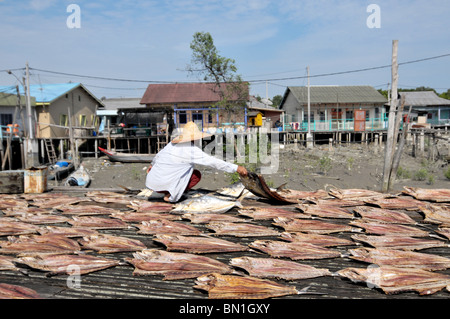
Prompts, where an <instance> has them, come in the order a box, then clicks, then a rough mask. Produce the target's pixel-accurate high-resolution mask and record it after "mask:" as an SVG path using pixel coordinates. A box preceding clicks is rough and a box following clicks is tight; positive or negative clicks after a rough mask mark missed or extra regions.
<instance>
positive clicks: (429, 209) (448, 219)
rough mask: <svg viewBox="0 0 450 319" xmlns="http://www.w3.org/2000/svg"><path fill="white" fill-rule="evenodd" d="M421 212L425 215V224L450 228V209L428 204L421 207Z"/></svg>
mask: <svg viewBox="0 0 450 319" xmlns="http://www.w3.org/2000/svg"><path fill="white" fill-rule="evenodd" d="M420 210H421V211H422V213H423V214H424V215H425V219H424V222H425V223H430V224H437V225H440V226H444V227H450V208H449V207H446V206H440V205H432V204H427V205H424V206H421V208H420Z"/></svg>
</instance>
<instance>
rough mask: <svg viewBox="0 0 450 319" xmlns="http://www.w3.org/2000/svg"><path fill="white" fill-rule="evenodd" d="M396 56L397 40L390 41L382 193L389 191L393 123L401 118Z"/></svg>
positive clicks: (393, 134)
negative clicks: (388, 89)
mask: <svg viewBox="0 0 450 319" xmlns="http://www.w3.org/2000/svg"><path fill="white" fill-rule="evenodd" d="M397 55H398V40H393V41H392V88H391V100H390V107H389V119H388V132H387V140H386V147H385V155H384V169H383V185H382V188H381V190H382V191H383V192H388V191H389V186H390V185H389V179H390V174H391V171H392V159H393V153H394V152H393V151H394V150H393V147H392V146H393V145H394V137H395V136H396V134H395V126H396V125H395V123H396V116H401V114H400V115H398V114H397V107H398V105H397V104H398V92H397V84H398V63H397Z"/></svg>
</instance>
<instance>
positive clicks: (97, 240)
mask: <svg viewBox="0 0 450 319" xmlns="http://www.w3.org/2000/svg"><path fill="white" fill-rule="evenodd" d="M78 242H79V243H80V244H81V246H82V248H83V249H92V250H95V251H96V252H98V253H99V254H108V253H118V252H124V251H139V250H143V249H146V248H147V247H146V246H145V245H144V244H143V243H142V242H141V241H139V240H137V239H131V238H127V237H123V236H114V235H107V234H98V235H91V236H86V237H83V238H81V239H79V240H78Z"/></svg>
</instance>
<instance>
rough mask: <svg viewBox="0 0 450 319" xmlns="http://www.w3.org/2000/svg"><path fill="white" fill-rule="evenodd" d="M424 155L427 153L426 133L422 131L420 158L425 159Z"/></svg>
mask: <svg viewBox="0 0 450 319" xmlns="http://www.w3.org/2000/svg"><path fill="white" fill-rule="evenodd" d="M424 153H425V133H424V131H423V130H421V131H420V136H419V156H420V157H423V155H424Z"/></svg>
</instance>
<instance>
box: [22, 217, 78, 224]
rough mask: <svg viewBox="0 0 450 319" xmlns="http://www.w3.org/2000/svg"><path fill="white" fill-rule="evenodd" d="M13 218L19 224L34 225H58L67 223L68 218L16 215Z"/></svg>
mask: <svg viewBox="0 0 450 319" xmlns="http://www.w3.org/2000/svg"><path fill="white" fill-rule="evenodd" d="M15 218H17V219H18V220H19V221H21V222H24V223H30V224H36V225H43V224H59V223H66V222H68V221H69V218H67V217H65V216H61V215H56V214H22V215H16V216H15Z"/></svg>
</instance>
